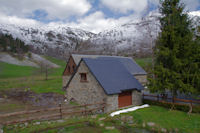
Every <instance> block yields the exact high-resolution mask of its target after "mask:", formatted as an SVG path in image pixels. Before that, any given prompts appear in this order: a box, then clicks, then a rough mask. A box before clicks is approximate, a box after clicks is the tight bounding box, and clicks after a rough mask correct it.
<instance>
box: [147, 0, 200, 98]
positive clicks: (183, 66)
mask: <svg viewBox="0 0 200 133" xmlns="http://www.w3.org/2000/svg"><path fill="white" fill-rule="evenodd" d="M160 13H161V15H162V17H161V18H160V24H161V33H160V34H159V37H158V40H157V42H156V46H155V51H154V52H155V66H154V78H153V79H150V84H149V87H150V90H151V91H153V92H161V93H162V92H165V91H166V90H169V91H171V92H172V94H173V96H176V95H177V92H178V91H179V92H183V93H185V94H197V92H198V89H199V87H200V82H199V81H200V69H199V68H200V58H199V57H200V56H199V54H200V52H199V45H198V44H197V43H196V42H195V41H194V34H193V31H192V30H191V28H190V26H191V25H190V24H191V21H190V19H189V17H188V15H187V13H186V12H184V5H183V4H182V3H180V0H164V1H161V7H160Z"/></svg>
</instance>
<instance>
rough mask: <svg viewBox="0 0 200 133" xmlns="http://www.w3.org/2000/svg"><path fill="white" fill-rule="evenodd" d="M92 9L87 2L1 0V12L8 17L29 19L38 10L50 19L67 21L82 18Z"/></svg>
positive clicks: (78, 0) (85, 0)
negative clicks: (67, 19)
mask: <svg viewBox="0 0 200 133" xmlns="http://www.w3.org/2000/svg"><path fill="white" fill-rule="evenodd" d="M90 8H91V5H90V3H89V2H88V1H87V0H59V1H58V0H1V2H0V12H3V13H5V14H7V15H16V16H18V17H27V16H30V15H32V14H33V12H34V11H36V10H43V11H45V12H46V13H47V14H48V16H47V17H48V19H56V18H58V19H66V18H68V17H70V16H81V15H84V14H85V13H87V12H88V11H89V9H90Z"/></svg>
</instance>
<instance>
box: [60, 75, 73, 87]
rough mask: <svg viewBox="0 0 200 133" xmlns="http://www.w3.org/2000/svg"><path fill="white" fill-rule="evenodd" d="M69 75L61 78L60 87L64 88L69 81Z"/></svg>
mask: <svg viewBox="0 0 200 133" xmlns="http://www.w3.org/2000/svg"><path fill="white" fill-rule="evenodd" d="M70 77H71V75H63V76H62V87H65V86H66V85H67V83H68V81H69V79H70Z"/></svg>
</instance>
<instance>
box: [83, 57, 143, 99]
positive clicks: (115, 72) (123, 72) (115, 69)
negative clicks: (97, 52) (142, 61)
mask: <svg viewBox="0 0 200 133" xmlns="http://www.w3.org/2000/svg"><path fill="white" fill-rule="evenodd" d="M82 61H84V62H85V64H86V65H87V67H88V68H89V70H90V71H91V73H92V74H93V75H94V77H95V78H96V80H97V81H98V82H99V84H100V85H101V86H102V88H103V89H104V90H105V92H106V94H108V95H109V94H118V93H121V92H122V91H126V90H133V89H137V90H142V89H143V86H142V85H141V84H140V83H139V82H138V81H137V80H136V79H135V78H134V76H133V75H132V74H131V73H130V72H129V71H128V70H127V68H126V67H125V66H124V65H123V64H122V63H121V62H120V61H119V60H116V59H114V58H111V59H109V60H108V59H106V58H101V59H100V58H96V59H91V58H83V59H82Z"/></svg>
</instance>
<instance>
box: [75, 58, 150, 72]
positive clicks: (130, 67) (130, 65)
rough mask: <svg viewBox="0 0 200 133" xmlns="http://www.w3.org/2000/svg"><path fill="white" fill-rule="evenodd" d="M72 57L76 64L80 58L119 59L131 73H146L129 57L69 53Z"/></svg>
mask: <svg viewBox="0 0 200 133" xmlns="http://www.w3.org/2000/svg"><path fill="white" fill-rule="evenodd" d="M71 56H72V57H73V59H74V62H75V63H76V65H78V64H79V62H80V60H81V59H82V58H92V59H95V58H100V59H104V60H105V59H107V60H118V61H120V62H121V63H122V64H123V65H124V66H125V67H126V69H127V70H128V71H129V72H130V73H131V74H133V75H137V74H144V75H146V74H147V73H146V72H145V71H144V69H142V67H140V66H139V65H138V64H137V63H136V62H135V61H134V60H133V59H132V58H131V57H122V56H108V55H79V54H72V55H71Z"/></svg>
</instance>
